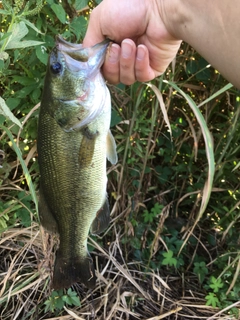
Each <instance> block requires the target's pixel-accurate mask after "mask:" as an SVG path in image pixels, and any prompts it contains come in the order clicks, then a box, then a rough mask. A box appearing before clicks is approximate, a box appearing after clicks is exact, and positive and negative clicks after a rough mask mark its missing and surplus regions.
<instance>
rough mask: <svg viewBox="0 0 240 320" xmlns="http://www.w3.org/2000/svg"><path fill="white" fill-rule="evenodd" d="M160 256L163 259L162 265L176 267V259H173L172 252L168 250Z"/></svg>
mask: <svg viewBox="0 0 240 320" xmlns="http://www.w3.org/2000/svg"><path fill="white" fill-rule="evenodd" d="M162 255H163V256H164V257H165V258H164V259H163V261H162V264H163V265H169V266H170V267H172V266H174V267H176V266H177V259H176V258H173V251H172V250H168V251H167V252H164V253H163V254H162Z"/></svg>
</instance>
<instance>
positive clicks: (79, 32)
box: [70, 16, 87, 41]
mask: <svg viewBox="0 0 240 320" xmlns="http://www.w3.org/2000/svg"><path fill="white" fill-rule="evenodd" d="M86 28H87V21H86V20H85V18H84V17H83V16H80V17H75V18H74V19H73V20H72V21H71V23H70V30H71V31H72V32H73V33H74V34H75V35H76V37H77V41H79V40H80V38H81V37H83V35H84V34H85V32H86Z"/></svg>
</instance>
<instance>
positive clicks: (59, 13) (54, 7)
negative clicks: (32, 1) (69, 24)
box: [51, 3, 66, 23]
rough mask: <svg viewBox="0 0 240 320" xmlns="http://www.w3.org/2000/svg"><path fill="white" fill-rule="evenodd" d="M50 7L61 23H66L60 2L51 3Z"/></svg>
mask: <svg viewBox="0 0 240 320" xmlns="http://www.w3.org/2000/svg"><path fill="white" fill-rule="evenodd" d="M51 9H52V10H53V12H54V13H55V15H56V16H57V17H58V19H59V20H60V21H61V22H62V23H66V13H65V11H64V9H63V7H62V6H61V5H60V4H57V3H53V4H52V5H51Z"/></svg>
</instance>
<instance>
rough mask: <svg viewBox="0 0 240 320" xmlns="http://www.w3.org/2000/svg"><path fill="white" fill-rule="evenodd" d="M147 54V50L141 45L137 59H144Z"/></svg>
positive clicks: (138, 48)
mask: <svg viewBox="0 0 240 320" xmlns="http://www.w3.org/2000/svg"><path fill="white" fill-rule="evenodd" d="M145 54H146V53H145V50H144V48H143V46H141V45H139V46H138V47H137V59H138V60H143V59H144V57H145Z"/></svg>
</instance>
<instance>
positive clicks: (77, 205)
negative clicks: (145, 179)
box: [38, 39, 117, 289]
mask: <svg viewBox="0 0 240 320" xmlns="http://www.w3.org/2000/svg"><path fill="white" fill-rule="evenodd" d="M58 41H59V42H60V45H59V46H58V47H57V49H56V48H55V49H54V50H55V51H54V50H53V53H52V56H50V59H49V67H48V71H47V75H46V80H45V87H44V92H43V97H42V102H41V108H40V115H39V129H38V153H39V167H40V201H39V214H40V220H41V222H42V224H43V226H44V227H45V228H46V229H48V230H49V231H52V232H58V233H59V236H60V245H59V249H58V250H57V253H56V258H55V266H54V273H53V283H52V285H53V287H54V288H55V289H60V288H64V287H69V286H71V285H72V284H73V283H75V282H77V281H81V282H83V283H84V284H85V285H86V286H88V287H93V286H94V285H95V281H96V278H95V272H94V267H93V262H92V259H91V257H90V255H89V253H88V251H87V237H88V233H89V230H90V228H91V229H92V231H93V232H94V233H98V232H101V231H103V230H104V228H106V226H107V224H108V221H109V208H108V203H107V197H106V184H107V177H106V157H108V159H109V160H110V161H111V162H112V163H116V161H117V155H116V145H115V142H114V139H113V137H112V136H111V133H110V131H109V125H110V116H111V112H110V111H111V103H110V95H109V91H108V89H107V87H106V85H105V83H104V80H103V78H102V76H101V74H100V66H101V64H102V62H103V58H104V53H105V51H106V48H107V46H106V44H99V45H97V46H94V47H93V48H94V50H90V49H89V53H88V55H89V57H88V60H87V61H86V55H85V56H84V59H82V58H81V57H80V58H78V56H76V52H75V51H74V59H73V58H71V48H75V47H74V45H72V44H70V43H66V42H64V41H63V40H62V39H58ZM61 43H63V44H62V45H61ZM64 46H65V47H64ZM78 46H79V45H78ZM59 47H60V49H59ZM66 47H67V48H68V52H67V53H65V52H64V48H66ZM81 50H85V49H82V48H81V47H80V48H79V51H81ZM60 53H61V54H60ZM69 55H70V56H69ZM96 55H98V56H99V57H98V59H96V58H95V56H96ZM76 58H78V59H79V60H76ZM91 58H94V59H95V60H96V61H93V62H91ZM68 59H70V60H69V61H70V62H69V61H68ZM72 60H74V61H72ZM81 60H85V61H81ZM58 63H60V64H59V65H58ZM61 63H62V64H63V66H61V67H60V65H61ZM68 63H69V65H68ZM91 63H92V64H94V63H95V65H93V67H92V69H93V70H92V69H91ZM71 64H73V67H72V65H71ZM51 68H52V69H53V70H54V68H55V69H58V68H60V69H61V73H60V74H54V73H55V70H54V72H53V71H52V70H51ZM62 68H64V71H62ZM94 68H95V70H94ZM72 69H74V71H73V70H72ZM75 69H76V70H77V71H76V70H75ZM82 69H83V70H84V72H85V73H81V70H82ZM85 69H86V70H85ZM89 69H91V70H89ZM58 71H59V70H58ZM52 72H53V74H52ZM57 77H58V78H57ZM61 77H62V78H61ZM79 77H81V79H80V80H79ZM65 82H66V83H65ZM79 83H80V84H81V86H82V88H79V87H78V88H76V84H78V86H79ZM81 86H80V87H81ZM66 90H67V92H66V94H65V96H64V93H63V92H62V91H66ZM84 91H85V93H84V98H83V99H82V100H81V99H79V95H80V97H81V94H82V93H83V92H84ZM86 92H87V94H86ZM59 95H60V96H59ZM96 95H97V96H96ZM92 109H93V110H92ZM96 109H97V111H96ZM82 123H84V125H82Z"/></svg>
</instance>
